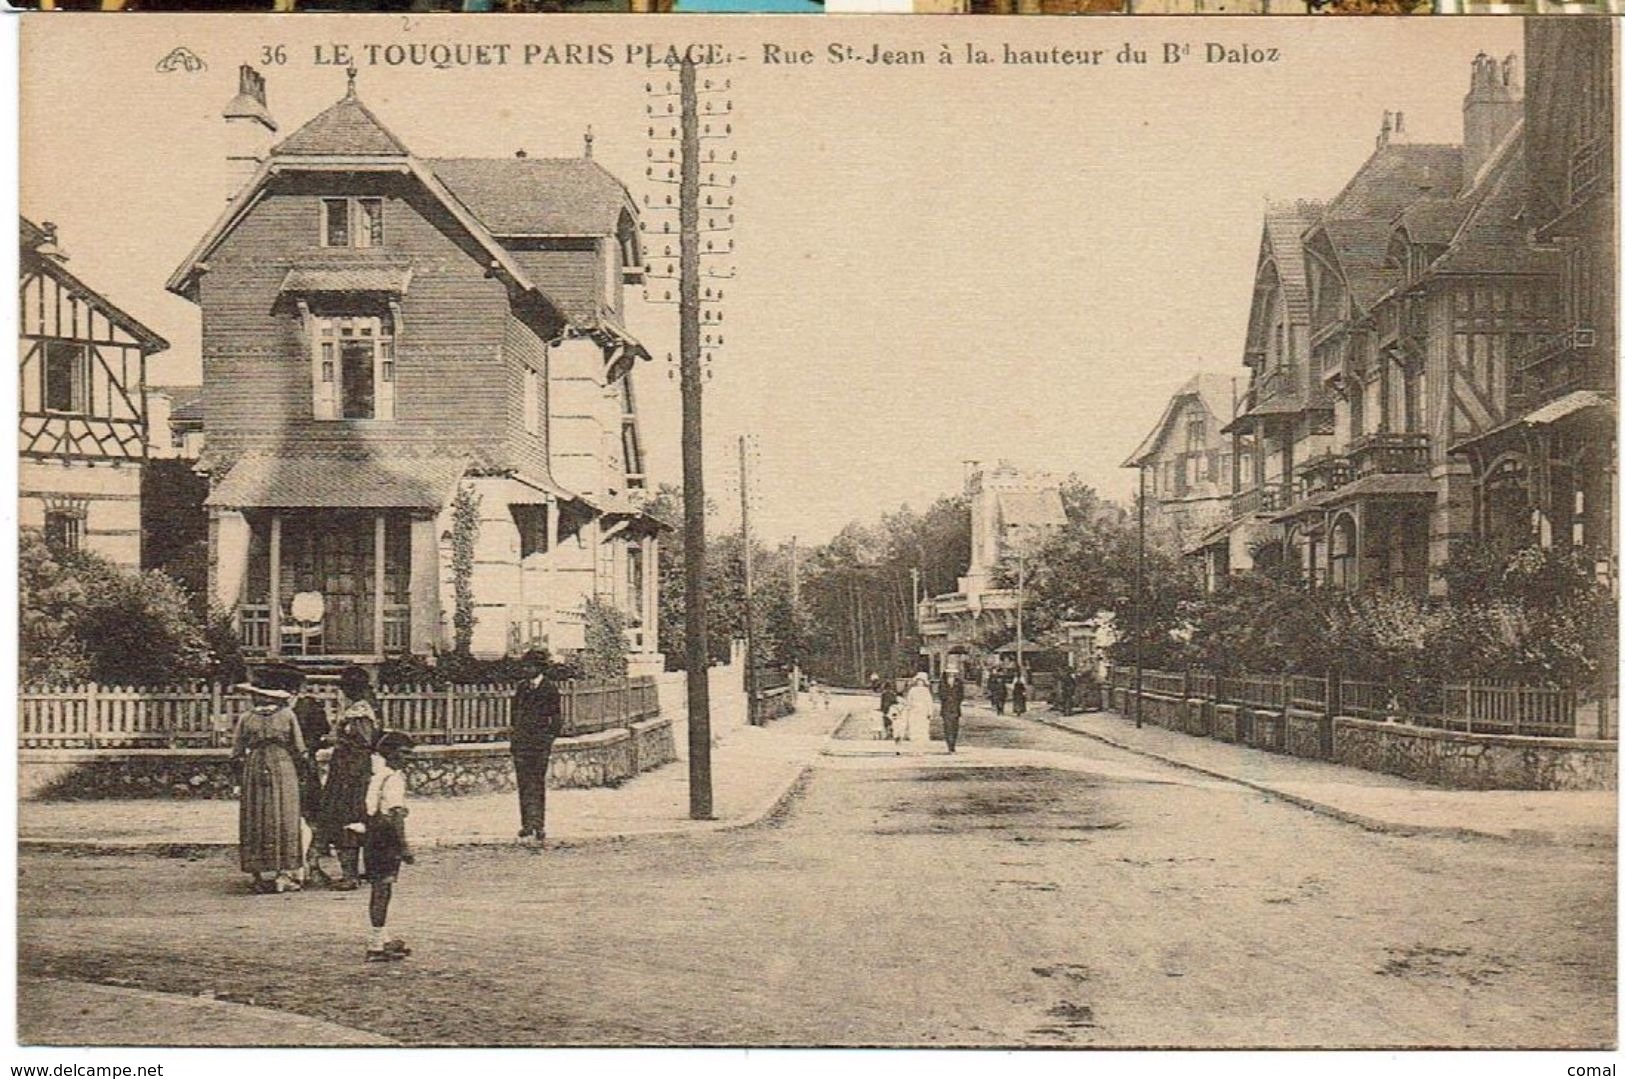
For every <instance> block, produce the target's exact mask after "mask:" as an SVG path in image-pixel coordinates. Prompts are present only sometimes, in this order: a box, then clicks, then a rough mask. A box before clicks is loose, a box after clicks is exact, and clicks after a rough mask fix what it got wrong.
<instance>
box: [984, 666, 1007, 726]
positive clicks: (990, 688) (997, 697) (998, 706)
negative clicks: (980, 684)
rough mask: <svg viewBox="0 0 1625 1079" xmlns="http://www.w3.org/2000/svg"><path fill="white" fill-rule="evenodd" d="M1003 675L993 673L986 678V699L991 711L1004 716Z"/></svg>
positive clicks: (996, 672)
mask: <svg viewBox="0 0 1625 1079" xmlns="http://www.w3.org/2000/svg"><path fill="white" fill-rule="evenodd" d="M1004 688H1005V687H1004V675H1003V674H1001V673H999V672H998V671H994V672H992V673H991V674H989V675H988V676H987V699H988V702H989V703H990V704H992V705H993V711H995V712H997V713H998V714H999V715H1001V716H1002V715H1004Z"/></svg>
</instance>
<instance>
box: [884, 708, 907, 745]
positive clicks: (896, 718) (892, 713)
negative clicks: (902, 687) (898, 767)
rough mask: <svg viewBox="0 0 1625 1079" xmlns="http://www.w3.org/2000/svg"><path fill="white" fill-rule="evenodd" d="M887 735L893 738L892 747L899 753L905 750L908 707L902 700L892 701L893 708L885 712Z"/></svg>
mask: <svg viewBox="0 0 1625 1079" xmlns="http://www.w3.org/2000/svg"><path fill="white" fill-rule="evenodd" d="M885 723H886V737H887V738H890V739H891V743H892V748H893V749H894V750H896V752H897V753H899V754H901V753H902V752H903V743H904V742H906V741H908V709H907V708H905V707H904V706H903V702H902V701H897V700H894V701H892V706H891V708H890V709H889V710H888V711H887V712H886V713H885Z"/></svg>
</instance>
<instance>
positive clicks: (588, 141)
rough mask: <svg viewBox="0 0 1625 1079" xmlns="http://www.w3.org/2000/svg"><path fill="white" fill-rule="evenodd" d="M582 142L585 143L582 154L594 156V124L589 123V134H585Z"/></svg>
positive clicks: (588, 156)
mask: <svg viewBox="0 0 1625 1079" xmlns="http://www.w3.org/2000/svg"><path fill="white" fill-rule="evenodd" d="M582 142H583V144H584V145H583V146H582V156H583V157H587V158H590V157H592V125H591V124H588V125H587V134H586V135H585V136H583V138H582Z"/></svg>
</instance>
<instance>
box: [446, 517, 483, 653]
mask: <svg viewBox="0 0 1625 1079" xmlns="http://www.w3.org/2000/svg"><path fill="white" fill-rule="evenodd" d="M479 535H480V496H479V495H477V494H475V493H474V491H473V490H472V489H470V488H468V487H459V488H457V495H456V497H454V498H453V499H452V502H451V587H452V598H453V602H454V603H455V605H456V606H455V609H454V611H453V612H452V618H451V624H452V631H453V634H454V637H453V641H454V645H455V648H456V651H458V652H460V653H462V654H463V655H467V654H468V651H469V649H470V647H471V646H472V645H473V643H474V621H475V618H474V543H475V541H476V540H478V538H479Z"/></svg>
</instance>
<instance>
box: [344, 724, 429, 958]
mask: <svg viewBox="0 0 1625 1079" xmlns="http://www.w3.org/2000/svg"><path fill="white" fill-rule="evenodd" d="M413 748H414V743H413V741H412V739H411V736H409V735H407V734H403V733H402V732H400V731H386V732H385V733H384V734H383V735H382V736H380V737H379V739H378V746H377V752H376V753H375V754H374V756H373V761H372V778H371V780H370V781H369V782H368V784H367V821H366V823H365V824H364V825H361V826H359V827H361V829H362V830H363V831H364V832H365V835H366V841H365V853H366V858H367V877H368V879H369V880H370V881H371V882H372V900H371V902H369V903H368V904H367V914H368V916H369V918H370V919H371V922H372V935H371V936H370V937H369V938H368V940H367V962H369V963H386V962H391V961H393V960H397V959H405V958H406V957H407V956H408V955H411V954H412V949H410V948H408V947H407V946H406V942H405V941H403V940H401V939H400V938H399V937H395V938H389V937H388V933H387V930H386V929H385V926H386V924H387V923H388V921H389V901H390V899H391V898H393V896H394V893H395V878H396V877H397V876H398V875H399V873H400V871H401V863H403V862H404V863H406V864H407V865H410V864H412V861H413V857H412V850H411V847H410V846H408V845H407V842H406V814H407V809H406V773H405V772H404V771H403V769H404V768H405V767H406V757H407V755H408V754H409V753H411V751H412V749H413ZM351 827H352V828H354V827H357V826H355V825H352V826H351Z"/></svg>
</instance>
